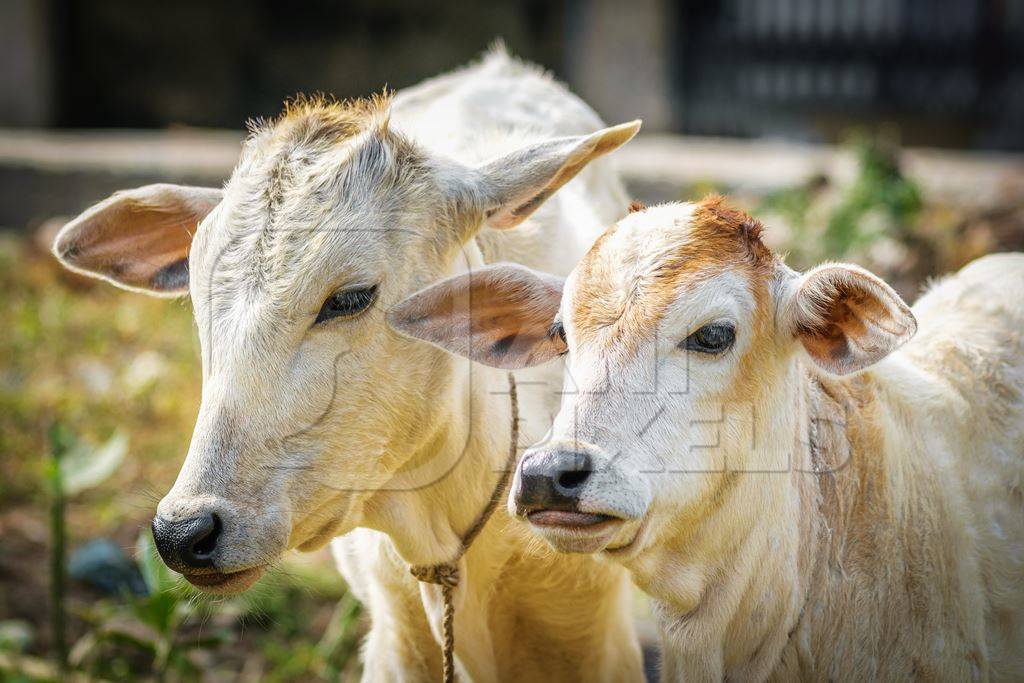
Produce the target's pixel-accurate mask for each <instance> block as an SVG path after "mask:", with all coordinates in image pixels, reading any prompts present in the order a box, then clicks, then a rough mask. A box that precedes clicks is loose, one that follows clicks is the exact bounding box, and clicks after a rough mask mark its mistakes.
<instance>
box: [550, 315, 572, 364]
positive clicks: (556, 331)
mask: <svg viewBox="0 0 1024 683" xmlns="http://www.w3.org/2000/svg"><path fill="white" fill-rule="evenodd" d="M548 337H549V338H551V339H557V340H558V341H559V342H560V343H561V345H562V352H561V355H563V356H564V355H565V354H566V353H568V352H569V347H568V342H567V341H566V339H565V325H563V324H562V323H561V321H558V322H554V323H552V324H551V328H550V329H549V330H548Z"/></svg>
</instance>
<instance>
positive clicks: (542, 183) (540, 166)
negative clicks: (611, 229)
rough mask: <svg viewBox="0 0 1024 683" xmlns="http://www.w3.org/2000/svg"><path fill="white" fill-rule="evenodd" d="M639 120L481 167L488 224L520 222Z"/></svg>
mask: <svg viewBox="0 0 1024 683" xmlns="http://www.w3.org/2000/svg"><path fill="white" fill-rule="evenodd" d="M638 130H640V121H633V122H631V123H623V124H621V125H618V126H614V127H612V128H605V129H603V130H599V131H597V132H596V133H593V134H591V135H583V136H579V137H571V138H557V139H554V140H546V141H544V142H540V143H537V144H534V145H530V146H528V147H524V148H523V149H520V150H517V151H515V152H512V153H511V154H507V155H505V156H502V157H499V158H498V159H494V160H493V161H490V162H489V163H487V164H485V165H484V166H483V167H481V169H480V171H481V173H482V174H483V188H482V190H483V195H484V197H485V208H484V212H485V215H486V217H487V224H488V225H489V226H490V227H492V228H498V229H499V230H504V229H507V228H513V227H515V226H517V225H519V224H520V223H521V222H523V221H524V220H525V219H526V218H527V217H528V216H529V215H530V214H531V213H533V212H534V211H536V210H537V207H539V206H540V205H541V204H543V203H544V201H545V200H547V198H548V197H550V196H551V195H552V194H554V193H555V191H556V190H558V188H560V187H561V186H562V185H565V184H566V183H567V182H569V181H570V180H572V179H573V178H574V177H576V174H577V173H579V172H580V171H582V170H583V168H584V167H585V166H586V165H587V164H589V163H590V162H591V161H593V160H594V159H596V158H598V157H599V156H602V155H604V154H607V153H608V152H611V151H612V150H614V149H617V148H618V147H621V146H622V145H624V144H626V143H627V142H629V141H630V140H631V139H632V138H633V136H634V135H636V133H637V131H638Z"/></svg>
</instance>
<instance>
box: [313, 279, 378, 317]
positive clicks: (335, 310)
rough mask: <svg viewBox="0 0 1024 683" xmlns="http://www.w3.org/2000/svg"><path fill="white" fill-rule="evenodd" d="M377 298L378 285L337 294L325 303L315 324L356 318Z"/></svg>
mask: <svg viewBox="0 0 1024 683" xmlns="http://www.w3.org/2000/svg"><path fill="white" fill-rule="evenodd" d="M376 298H377V285H373V286H371V287H361V288H359V289H347V290H344V291H341V292H335V293H334V294H331V295H330V296H329V297H327V300H326V301H324V305H323V306H321V307H320V312H319V313H317V316H316V320H315V321H314V322H313V324H314V325H317V324H319V323H322V322H325V321H327V320H333V319H335V318H354V317H356V316H358V315H359V314H360V313H363V312H364V311H365V310H366V309H368V308H369V307H370V305H371V304H372V303H373V302H374V300H375V299H376Z"/></svg>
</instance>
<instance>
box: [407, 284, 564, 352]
mask: <svg viewBox="0 0 1024 683" xmlns="http://www.w3.org/2000/svg"><path fill="white" fill-rule="evenodd" d="M563 283H564V281H563V280H562V279H561V278H557V277H554V276H552V275H547V274H543V273H538V272H535V271H533V270H530V269H529V268H525V267H523V266H517V265H511V264H499V265H494V266H489V267H487V268H483V269H481V270H477V271H474V272H472V273H468V274H465V275H457V276H455V277H451V278H449V279H447V280H442V281H441V282H438V283H436V284H434V285H431V286H430V287H427V288H426V289H423V290H421V291H419V292H417V293H415V294H413V295H412V296H410V297H409V298H407V299H405V300H404V301H403V302H401V303H400V304H398V306H396V307H395V308H393V309H392V310H391V311H390V312H389V313H388V322H389V323H390V324H391V326H392V327H394V328H395V329H396V330H398V331H399V332H402V333H403V334H406V335H408V336H410V337H415V338H417V339H423V340H424V341H428V342H430V343H431V344H434V345H436V346H439V347H441V348H442V349H445V350H446V351H450V352H452V353H455V354H458V355H460V356H465V357H466V358H470V359H472V360H475V361H478V362H480V363H483V364H485V365H490V366H491V367H495V368H506V369H509V370H515V369H518V368H525V367H530V366H533V365H539V364H541V363H544V362H545V361H549V360H551V359H552V358H554V357H556V356H558V355H559V354H561V353H563V352H564V351H565V342H564V341H563V339H562V337H561V336H560V335H559V334H558V333H557V332H555V331H554V330H553V329H552V323H553V322H554V319H555V315H556V314H557V313H558V307H559V303H560V302H561V299H562V285H563Z"/></svg>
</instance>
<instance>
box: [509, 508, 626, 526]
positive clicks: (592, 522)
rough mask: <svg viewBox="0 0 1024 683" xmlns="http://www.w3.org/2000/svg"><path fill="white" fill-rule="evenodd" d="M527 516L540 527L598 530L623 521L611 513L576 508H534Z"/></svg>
mask: <svg viewBox="0 0 1024 683" xmlns="http://www.w3.org/2000/svg"><path fill="white" fill-rule="evenodd" d="M526 518H527V519H528V520H530V524H533V525H535V526H539V527H560V528H563V529H579V530H585V531H598V530H599V529H603V528H605V527H607V526H609V525H611V524H614V523H615V522H621V521H622V520H621V519H619V518H618V517H612V516H611V515H603V514H598V513H593V512H579V511H575V510H573V511H570V510H534V511H533V512H530V513H528V514H527V515H526Z"/></svg>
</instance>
